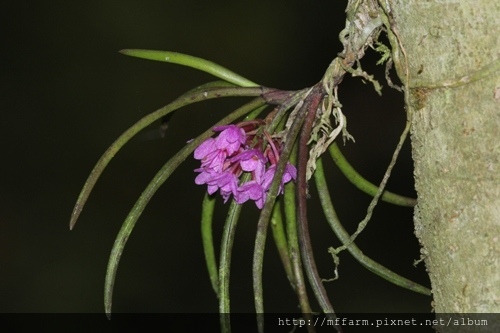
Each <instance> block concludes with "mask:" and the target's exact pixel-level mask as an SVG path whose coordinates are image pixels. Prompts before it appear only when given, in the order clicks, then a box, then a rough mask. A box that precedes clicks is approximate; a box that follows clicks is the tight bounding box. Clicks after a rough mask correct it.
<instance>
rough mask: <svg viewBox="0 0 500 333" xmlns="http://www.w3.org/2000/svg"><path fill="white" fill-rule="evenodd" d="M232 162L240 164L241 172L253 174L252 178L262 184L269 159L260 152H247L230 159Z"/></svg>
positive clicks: (251, 150) (255, 150) (252, 150)
mask: <svg viewBox="0 0 500 333" xmlns="http://www.w3.org/2000/svg"><path fill="white" fill-rule="evenodd" d="M230 161H231V162H239V163H240V167H241V170H243V171H246V172H253V174H252V176H253V178H254V179H256V180H257V181H258V182H260V180H261V178H262V176H263V175H264V172H265V170H266V162H267V159H266V157H265V156H264V154H262V152H261V151H260V150H257V149H249V150H245V151H243V152H241V153H239V154H238V155H236V156H234V157H232V158H231V159H230Z"/></svg>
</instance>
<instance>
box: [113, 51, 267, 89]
mask: <svg viewBox="0 0 500 333" xmlns="http://www.w3.org/2000/svg"><path fill="white" fill-rule="evenodd" d="M120 53H123V54H125V55H129V56H132V57H137V58H142V59H148V60H154V61H162V62H170V63H173V64H177V65H183V66H187V67H191V68H194V69H198V70H200V71H203V72H206V73H209V74H211V75H213V76H215V77H218V78H219V79H222V80H224V81H227V82H231V83H234V84H236V85H238V86H240V87H256V86H258V84H256V83H254V82H252V81H250V80H248V79H246V78H244V77H243V76H241V75H239V74H236V73H235V72H233V71H230V70H229V69H227V68H225V67H223V66H221V65H218V64H216V63H214V62H212V61H209V60H205V59H202V58H199V57H194V56H191V55H188V54H183V53H179V52H171V51H158V50H141V49H125V50H121V51H120Z"/></svg>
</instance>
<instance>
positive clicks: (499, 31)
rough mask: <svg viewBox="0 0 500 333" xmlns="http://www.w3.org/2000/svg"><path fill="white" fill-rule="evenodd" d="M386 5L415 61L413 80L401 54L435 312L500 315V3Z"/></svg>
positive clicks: (419, 222) (418, 213) (460, 0)
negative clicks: (407, 94) (406, 71)
mask: <svg viewBox="0 0 500 333" xmlns="http://www.w3.org/2000/svg"><path fill="white" fill-rule="evenodd" d="M384 2H385V3H388V4H389V5H390V8H391V11H390V13H389V14H390V15H389V17H390V18H391V21H392V24H393V28H394V29H393V32H395V33H396V34H397V35H398V37H399V40H400V42H401V45H402V46H403V48H404V51H405V52H406V57H407V58H406V59H407V64H408V67H407V68H408V74H409V75H408V80H407V81H406V74H405V70H404V68H405V66H406V64H405V63H404V56H403V53H402V51H401V50H399V51H397V52H399V54H396V55H395V56H394V59H396V60H398V62H399V63H398V64H396V65H397V68H398V74H399V75H400V77H401V79H402V81H403V82H405V83H406V82H407V83H408V87H407V89H409V90H408V91H409V93H410V94H409V97H410V98H409V99H408V105H407V108H408V111H409V113H410V114H411V117H412V131H411V141H412V150H413V158H414V163H415V184H416V185H415V186H416V189H417V192H418V205H417V206H416V209H415V233H416V235H417V237H418V238H419V240H420V242H421V245H422V257H423V258H424V260H425V263H426V266H427V270H428V272H429V275H430V279H431V282H432V291H433V297H434V304H433V305H434V309H435V311H436V312H439V313H478V312H481V313H485V312H487V313H500V71H498V70H497V69H498V67H499V65H498V63H499V62H500V60H499V59H500V1H498V0H474V1H473V0H447V1H446V0H434V1H426V0H418V1H417V0H414V1H402V0H399V1H397V0H393V1H391V0H390V1H384ZM460 79H461V80H460ZM456 329H457V328H456V327H455V330H453V332H462V331H460V330H456ZM473 331H478V330H477V328H476V330H473Z"/></svg>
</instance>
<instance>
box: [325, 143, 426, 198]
mask: <svg viewBox="0 0 500 333" xmlns="http://www.w3.org/2000/svg"><path fill="white" fill-rule="evenodd" d="M328 150H329V151H330V155H331V156H332V159H333V161H334V162H335V164H336V165H337V166H338V167H339V169H340V171H342V173H343V174H344V176H346V178H347V179H348V180H349V181H350V182H351V183H352V184H353V185H354V186H356V187H357V188H358V189H360V190H361V191H363V192H365V193H367V194H369V195H371V196H372V197H373V196H375V195H376V194H377V191H378V186H377V185H375V184H373V183H371V182H369V181H368V180H366V179H365V178H363V176H361V175H360V174H359V173H358V172H357V171H356V170H355V169H354V168H353V167H352V165H351V164H349V162H348V161H347V159H346V158H345V157H344V155H343V154H342V152H341V151H340V149H339V146H338V145H337V143H335V142H334V143H333V144H331V145H330V147H329V148H328ZM380 200H382V201H385V202H388V203H392V204H394V205H399V206H407V207H413V206H415V205H416V203H417V200H416V199H414V198H409V197H405V196H402V195H399V194H396V193H393V192H389V191H384V192H383V193H382V197H381V198H380Z"/></svg>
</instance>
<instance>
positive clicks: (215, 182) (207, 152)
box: [194, 123, 297, 209]
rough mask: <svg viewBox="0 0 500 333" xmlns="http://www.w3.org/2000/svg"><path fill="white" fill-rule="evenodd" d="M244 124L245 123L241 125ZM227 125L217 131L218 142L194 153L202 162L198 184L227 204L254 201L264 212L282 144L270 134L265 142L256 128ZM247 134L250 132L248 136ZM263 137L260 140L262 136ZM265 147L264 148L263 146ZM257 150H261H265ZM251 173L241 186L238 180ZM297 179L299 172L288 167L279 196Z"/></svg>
mask: <svg viewBox="0 0 500 333" xmlns="http://www.w3.org/2000/svg"><path fill="white" fill-rule="evenodd" d="M242 124H243V123H242ZM242 124H241V127H240V126H237V125H226V126H217V127H214V131H216V132H220V133H219V134H218V135H217V136H216V137H215V138H209V139H207V140H205V141H204V142H202V143H201V144H200V145H199V146H198V147H197V148H196V149H195V151H194V158H195V159H197V160H200V161H201V166H200V168H198V169H195V170H194V171H195V172H198V173H199V174H198V175H197V176H196V179H195V183H196V184H198V185H204V184H206V185H207V187H208V189H207V191H208V193H209V194H213V193H215V192H217V191H220V194H221V195H222V198H223V199H224V202H226V201H227V200H229V198H230V197H231V195H233V197H234V200H235V201H236V202H237V203H238V204H242V203H244V202H246V201H248V200H253V201H255V204H256V205H257V207H258V208H260V209H262V207H263V206H264V203H265V202H266V198H267V192H268V191H269V187H270V186H271V183H272V180H273V178H274V174H275V173H276V164H277V161H278V160H279V153H280V151H279V148H277V147H279V146H280V145H279V141H275V140H274V139H272V138H271V136H270V135H269V134H266V133H265V132H264V135H265V137H266V138H265V140H263V139H262V133H261V134H256V133H259V132H258V131H254V130H255V126H253V127H252V126H243V125H242ZM245 131H249V132H248V133H250V134H248V135H247V133H246V132H245ZM259 135H260V136H259ZM263 142H264V143H265V144H264V147H261V146H262V143H263ZM255 147H260V148H261V149H262V150H260V149H257V148H255ZM243 173H250V174H251V180H249V181H247V182H246V183H244V184H241V185H238V182H239V179H238V178H239V177H240V176H241V174H243ZM296 177H297V170H296V169H295V167H294V166H293V165H291V164H290V163H287V165H286V166H285V171H284V173H283V177H282V179H281V183H280V188H279V193H283V186H284V184H286V183H288V182H289V181H291V180H292V179H293V180H295V178H296Z"/></svg>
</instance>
